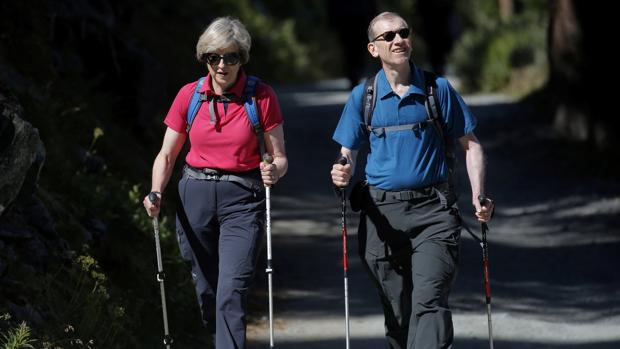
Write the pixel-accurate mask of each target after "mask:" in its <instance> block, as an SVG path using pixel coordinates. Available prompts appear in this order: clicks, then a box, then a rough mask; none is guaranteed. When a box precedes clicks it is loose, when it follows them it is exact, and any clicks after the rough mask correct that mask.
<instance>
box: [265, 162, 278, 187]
mask: <svg viewBox="0 0 620 349" xmlns="http://www.w3.org/2000/svg"><path fill="white" fill-rule="evenodd" d="M260 174H261V177H262V178H263V183H264V184H265V186H267V187H270V186H272V185H274V184H276V182H277V181H278V180H279V179H280V176H279V175H278V167H277V166H276V164H275V163H271V164H268V163H266V162H264V161H262V162H261V163H260Z"/></svg>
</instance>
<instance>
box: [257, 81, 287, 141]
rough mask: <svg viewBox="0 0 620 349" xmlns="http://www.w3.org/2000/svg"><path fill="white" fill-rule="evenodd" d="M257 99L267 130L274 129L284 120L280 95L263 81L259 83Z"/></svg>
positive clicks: (262, 120)
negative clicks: (279, 99)
mask: <svg viewBox="0 0 620 349" xmlns="http://www.w3.org/2000/svg"><path fill="white" fill-rule="evenodd" d="M257 99H258V105H259V110H260V118H261V123H262V124H263V127H264V129H265V132H269V131H271V130H273V129H274V128H275V127H277V126H278V125H280V124H282V123H283V122H284V119H283V117H282V110H281V109H280V103H279V102H278V97H277V95H276V93H275V91H274V90H273V88H271V86H269V85H267V84H265V83H262V82H261V83H260V84H259V85H258V91H257Z"/></svg>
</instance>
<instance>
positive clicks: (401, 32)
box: [372, 28, 411, 42]
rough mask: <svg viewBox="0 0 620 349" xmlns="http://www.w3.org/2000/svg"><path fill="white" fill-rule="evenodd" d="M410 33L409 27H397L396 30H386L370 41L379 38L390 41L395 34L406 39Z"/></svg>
mask: <svg viewBox="0 0 620 349" xmlns="http://www.w3.org/2000/svg"><path fill="white" fill-rule="evenodd" d="M410 33H411V30H409V28H403V29H399V30H397V31H387V32H385V33H383V34H381V35H378V36H377V37H376V38H374V39H373V40H372V41H377V40H379V38H383V40H385V41H387V42H390V41H392V40H394V38H395V37H396V34H398V35H399V36H400V37H401V38H403V39H406V38H408V37H409V34H410Z"/></svg>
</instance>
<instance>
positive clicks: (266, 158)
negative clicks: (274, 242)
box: [263, 153, 273, 348]
mask: <svg viewBox="0 0 620 349" xmlns="http://www.w3.org/2000/svg"><path fill="white" fill-rule="evenodd" d="M263 162H265V163H266V164H271V163H272V162H273V157H272V156H271V155H269V154H268V153H265V154H264V155H263ZM265 207H266V209H265V223H266V224H265V225H266V230H267V269H265V272H266V273H267V285H268V292H269V347H270V348H273V280H272V277H273V276H272V274H273V268H272V266H271V187H270V186H268V185H265Z"/></svg>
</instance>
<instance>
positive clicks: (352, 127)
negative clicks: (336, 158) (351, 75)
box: [332, 84, 368, 150]
mask: <svg viewBox="0 0 620 349" xmlns="http://www.w3.org/2000/svg"><path fill="white" fill-rule="evenodd" d="M363 89H364V87H363V84H361V85H358V86H356V87H355V88H354V89H353V91H352V92H351V95H350V96H349V99H348V100H347V103H346V104H345V106H344V109H343V110H342V114H341V115H340V121H338V126H336V130H335V131H334V135H333V137H332V138H333V139H334V141H336V142H338V143H339V144H340V145H342V146H343V147H345V148H348V149H352V150H357V149H359V148H360V147H361V146H362V145H363V144H364V143H365V142H367V141H368V135H367V134H366V130H364V125H363V122H362V92H363Z"/></svg>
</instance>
